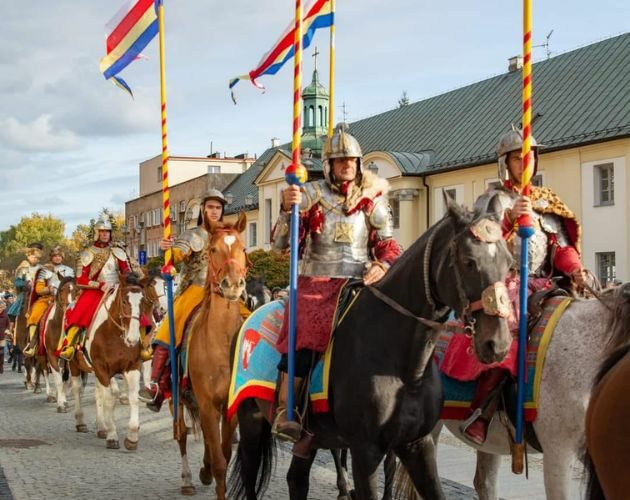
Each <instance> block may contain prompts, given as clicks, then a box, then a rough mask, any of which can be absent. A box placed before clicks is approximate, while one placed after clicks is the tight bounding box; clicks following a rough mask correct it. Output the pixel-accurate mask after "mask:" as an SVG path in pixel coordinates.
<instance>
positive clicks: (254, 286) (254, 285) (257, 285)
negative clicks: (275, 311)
mask: <svg viewBox="0 0 630 500" xmlns="http://www.w3.org/2000/svg"><path fill="white" fill-rule="evenodd" d="M245 281H246V285H245V291H246V292H247V300H246V301H245V304H246V305H247V308H248V309H249V310H250V311H254V310H255V309H258V308H259V307H260V306H262V305H263V304H266V303H267V302H269V298H270V297H268V296H267V295H266V294H265V277H264V275H262V276H248V277H247V279H246V280H245Z"/></svg>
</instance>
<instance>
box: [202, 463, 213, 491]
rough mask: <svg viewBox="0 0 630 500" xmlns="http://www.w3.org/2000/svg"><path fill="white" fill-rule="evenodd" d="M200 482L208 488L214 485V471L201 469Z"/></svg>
mask: <svg viewBox="0 0 630 500" xmlns="http://www.w3.org/2000/svg"><path fill="white" fill-rule="evenodd" d="M199 481H201V483H202V484H205V485H206V486H209V485H211V484H212V471H209V470H207V469H206V468H205V467H202V468H201V469H199Z"/></svg>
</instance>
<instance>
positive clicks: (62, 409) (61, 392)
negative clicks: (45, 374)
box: [52, 370, 68, 413]
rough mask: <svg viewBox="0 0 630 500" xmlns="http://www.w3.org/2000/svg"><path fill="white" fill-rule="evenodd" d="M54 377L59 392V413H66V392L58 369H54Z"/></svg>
mask: <svg viewBox="0 0 630 500" xmlns="http://www.w3.org/2000/svg"><path fill="white" fill-rule="evenodd" d="M52 379H53V383H54V384H55V389H56V392H57V413H66V412H67V411H68V410H66V392H65V387H64V383H63V378H62V377H61V373H59V372H58V371H57V370H53V371H52Z"/></svg>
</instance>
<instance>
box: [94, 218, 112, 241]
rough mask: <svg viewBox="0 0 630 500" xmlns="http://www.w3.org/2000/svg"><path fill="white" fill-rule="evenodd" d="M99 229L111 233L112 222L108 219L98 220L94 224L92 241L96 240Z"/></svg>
mask: <svg viewBox="0 0 630 500" xmlns="http://www.w3.org/2000/svg"><path fill="white" fill-rule="evenodd" d="M99 231H109V234H110V235H111V234H112V224H111V222H109V221H108V220H102V219H101V220H98V221H96V224H94V241H98V232H99Z"/></svg>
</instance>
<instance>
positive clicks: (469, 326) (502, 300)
mask: <svg viewBox="0 0 630 500" xmlns="http://www.w3.org/2000/svg"><path fill="white" fill-rule="evenodd" d="M484 220H487V219H484ZM448 221H449V219H448V218H446V217H445V218H444V219H442V220H441V221H440V222H438V224H437V225H436V226H435V227H434V228H433V231H432V232H431V234H430V235H429V239H428V241H427V244H426V246H425V249H424V255H423V262H422V264H423V274H424V283H423V284H424V294H425V297H426V299H427V302H428V303H429V304H430V305H431V311H432V313H431V316H432V317H431V319H432V320H433V321H440V320H442V321H443V320H444V318H445V316H446V315H447V314H448V312H449V310H450V307H449V306H446V305H444V306H441V307H438V301H437V300H435V299H434V294H433V292H432V290H431V275H430V272H429V268H430V263H431V255H432V249H433V242H434V240H435V238H436V235H437V233H438V232H439V229H440V228H441V227H442V226H443V225H445V224H446V223H447V222H448ZM475 227H476V225H473V226H471V227H469V228H467V229H466V231H471V232H472V234H473V235H474V236H475V237H476V238H477V239H478V240H479V241H482V242H484V243H488V244H489V243H495V242H496V241H497V240H496V239H485V238H484V237H483V236H480V234H478V233H480V231H477V232H475V230H474V229H475ZM457 236H458V235H455V236H454V237H453V238H452V239H451V242H450V243H449V245H448V252H447V253H445V254H444V255H443V256H442V257H441V259H440V261H439V263H438V266H437V269H438V273H439V272H440V270H441V269H442V268H443V267H444V265H445V263H446V261H447V259H448V264H449V267H452V268H453V270H454V274H455V285H456V290H457V295H458V298H459V302H460V307H459V311H458V313H459V317H460V318H461V319H462V321H463V322H464V330H465V331H466V332H467V335H469V336H470V337H474V336H475V335H476V333H477V331H476V329H475V324H476V322H477V320H476V319H475V317H474V316H473V313H475V312H477V311H483V312H484V313H485V314H486V315H488V316H498V317H501V318H507V317H508V316H509V313H510V309H509V298H508V295H507V289H506V287H505V284H504V283H503V282H502V281H497V282H495V283H492V284H491V285H489V286H488V287H486V288H485V289H484V290H483V291H482V292H481V297H480V298H479V299H478V300H474V301H471V300H469V299H468V296H467V295H466V292H465V290H464V284H463V282H462V277H461V275H460V273H459V272H458V270H457V265H456V241H457V239H458V238H457ZM368 289H369V290H370V291H371V292H372V293H373V294H374V295H375V296H376V297H377V298H379V299H380V300H381V301H383V302H385V303H386V304H387V305H389V306H390V307H391V308H393V309H395V310H396V311H398V312H399V313H401V314H403V315H404V316H407V317H410V318H413V319H415V320H416V321H419V322H421V323H423V324H424V323H425V322H426V321H427V320H426V319H425V318H421V317H419V316H416V315H415V314H413V313H412V312H410V311H409V310H408V309H406V308H405V307H404V306H402V305H401V304H399V303H398V302H396V301H395V300H394V299H392V298H391V297H389V296H387V295H385V294H384V293H383V292H381V291H380V290H378V289H376V288H374V287H372V286H369V287H368Z"/></svg>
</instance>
